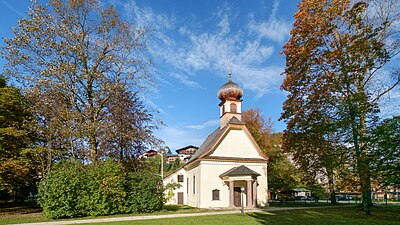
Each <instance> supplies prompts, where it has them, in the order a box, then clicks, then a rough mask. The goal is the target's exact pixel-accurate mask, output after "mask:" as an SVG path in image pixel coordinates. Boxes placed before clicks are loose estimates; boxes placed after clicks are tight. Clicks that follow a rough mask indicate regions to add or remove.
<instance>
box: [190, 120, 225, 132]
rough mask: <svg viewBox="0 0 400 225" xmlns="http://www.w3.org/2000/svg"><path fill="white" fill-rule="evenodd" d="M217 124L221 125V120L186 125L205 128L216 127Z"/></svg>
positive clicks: (200, 128) (199, 128) (193, 127)
mask: <svg viewBox="0 0 400 225" xmlns="http://www.w3.org/2000/svg"><path fill="white" fill-rule="evenodd" d="M217 125H219V120H209V121H206V122H204V123H201V124H194V125H187V126H185V127H186V128H190V129H195V130H202V129H204V128H209V127H216V126H217Z"/></svg>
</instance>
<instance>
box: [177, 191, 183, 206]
mask: <svg viewBox="0 0 400 225" xmlns="http://www.w3.org/2000/svg"><path fill="white" fill-rule="evenodd" d="M178 205H183V192H178Z"/></svg>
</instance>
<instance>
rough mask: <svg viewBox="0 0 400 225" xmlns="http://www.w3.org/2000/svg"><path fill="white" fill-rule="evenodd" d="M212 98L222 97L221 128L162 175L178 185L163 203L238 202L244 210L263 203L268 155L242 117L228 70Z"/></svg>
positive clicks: (221, 205)
mask: <svg viewBox="0 0 400 225" xmlns="http://www.w3.org/2000/svg"><path fill="white" fill-rule="evenodd" d="M217 96H218V98H219V99H220V100H221V102H220V103H219V108H220V126H219V127H218V128H216V129H215V131H214V132H212V133H211V134H210V135H209V136H208V137H207V138H206V140H205V141H204V142H203V144H202V145H201V146H200V148H199V149H198V150H197V151H196V153H195V154H194V155H193V156H192V157H191V159H190V160H189V161H188V162H187V163H186V164H185V165H184V166H183V167H181V168H180V169H178V170H177V171H175V172H174V173H173V174H171V175H169V176H168V177H166V178H165V179H164V181H163V183H164V185H167V184H168V183H171V182H175V183H179V184H181V187H180V188H178V189H176V190H174V191H173V192H172V193H169V195H171V196H170V197H171V198H170V199H169V202H168V204H185V205H190V206H193V207H198V208H235V207H241V206H242V202H243V203H244V207H246V208H255V207H265V206H268V182H267V164H268V157H267V156H266V155H265V154H264V153H263V152H262V151H261V149H260V148H259V146H258V145H257V143H256V142H255V140H254V138H253V137H252V135H251V134H250V132H249V131H248V130H247V128H246V126H245V124H244V123H243V122H242V121H241V119H242V116H241V113H242V109H241V105H242V100H241V98H242V96H243V90H242V88H240V86H239V85H237V84H236V83H234V82H232V78H231V74H229V80H228V82H227V83H225V84H224V85H222V87H221V88H220V89H219V91H218V93H217ZM242 192H243V194H242ZM167 194H168V193H167ZM242 196H243V199H242Z"/></svg>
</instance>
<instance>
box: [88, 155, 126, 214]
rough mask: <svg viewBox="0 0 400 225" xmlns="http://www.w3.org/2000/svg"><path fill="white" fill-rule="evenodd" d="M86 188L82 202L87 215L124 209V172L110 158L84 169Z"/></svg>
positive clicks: (113, 212)
mask: <svg viewBox="0 0 400 225" xmlns="http://www.w3.org/2000/svg"><path fill="white" fill-rule="evenodd" d="M85 180H86V181H87V183H86V190H87V193H86V195H85V196H82V197H83V199H84V202H83V204H85V205H86V207H85V208H87V209H88V213H87V214H89V215H92V216H98V215H110V214H116V213H123V212H124V211H125V208H124V201H125V196H126V192H125V187H124V186H125V185H124V183H125V174H124V172H123V170H122V166H121V165H120V164H118V163H116V162H115V161H113V160H112V159H107V160H105V161H104V162H100V163H99V164H95V165H90V166H89V167H88V169H87V170H86V177H85Z"/></svg>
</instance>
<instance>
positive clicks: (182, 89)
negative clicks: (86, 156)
mask: <svg viewBox="0 0 400 225" xmlns="http://www.w3.org/2000/svg"><path fill="white" fill-rule="evenodd" d="M40 2H44V1H40ZM102 2H103V3H104V4H113V5H114V6H115V8H116V9H117V11H118V12H119V13H120V14H121V16H122V18H123V19H125V20H128V21H130V22H132V23H134V24H136V25H138V26H145V27H148V28H150V29H151V30H152V32H151V33H150V35H149V36H148V49H149V53H150V55H151V57H152V59H153V60H154V66H153V68H152V71H153V72H152V74H153V75H154V81H155V82H154V83H155V84H156V86H154V87H153V88H150V89H149V90H148V91H147V92H146V93H145V94H144V95H143V98H144V101H145V102H146V104H147V105H148V106H150V107H151V108H152V109H154V110H155V111H157V112H158V113H157V114H156V118H159V119H160V120H161V121H163V122H164V123H165V124H166V126H163V127H161V129H160V130H158V131H157V132H156V135H157V136H158V137H159V138H161V139H162V140H163V141H164V142H165V145H166V146H168V147H170V149H171V150H176V149H179V148H181V147H184V146H186V145H195V146H200V145H201V143H202V142H203V141H204V139H205V138H206V137H207V136H208V135H209V134H210V133H211V132H212V131H213V130H215V129H216V128H217V127H218V126H219V107H218V104H219V102H220V101H219V99H218V98H217V91H218V89H219V88H220V87H221V86H222V85H223V84H224V83H226V82H227V80H228V71H229V70H231V71H232V78H233V81H234V82H235V83H237V84H239V85H240V86H241V87H242V89H243V91H244V95H243V97H242V100H243V103H242V110H247V109H250V108H259V109H260V110H261V112H262V113H263V115H264V116H265V117H266V118H268V117H271V118H272V120H273V121H274V131H275V132H280V131H282V130H284V129H285V124H284V123H283V122H282V121H278V118H279V116H280V114H281V112H282V103H283V101H284V100H285V98H286V93H284V92H283V91H281V90H280V85H281V82H282V80H283V76H282V75H281V73H282V72H283V69H284V66H285V58H284V56H283V55H281V54H279V52H280V51H282V46H283V45H284V44H285V42H286V41H287V40H288V39H289V35H290V30H291V27H292V23H293V14H294V13H295V12H296V10H297V2H298V1H297V0H264V1H259V0H254V1H248V0H234V1H228V0H226V1H216V0H201V1H200V0H174V1H166V0H164V1H163V0H153V1H146V0H124V1H122V0H102ZM29 4H30V1H28V0H18V1H16V0H0V24H1V26H0V37H1V40H0V45H3V44H4V43H3V38H10V37H12V32H11V27H14V26H16V25H17V21H18V18H21V17H26V13H27V11H28V9H29ZM4 63H5V62H4V60H3V59H0V69H1V68H2V65H3V64H4Z"/></svg>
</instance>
